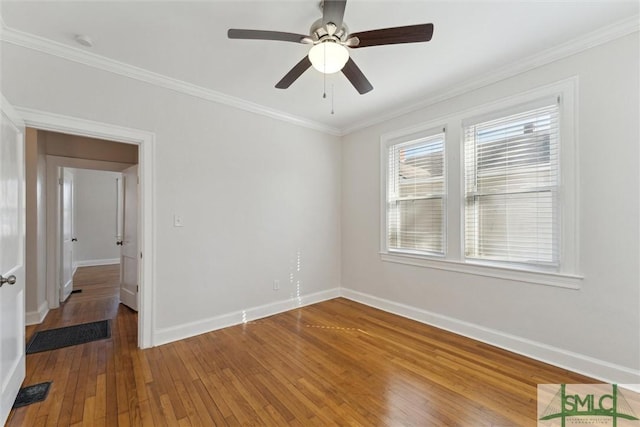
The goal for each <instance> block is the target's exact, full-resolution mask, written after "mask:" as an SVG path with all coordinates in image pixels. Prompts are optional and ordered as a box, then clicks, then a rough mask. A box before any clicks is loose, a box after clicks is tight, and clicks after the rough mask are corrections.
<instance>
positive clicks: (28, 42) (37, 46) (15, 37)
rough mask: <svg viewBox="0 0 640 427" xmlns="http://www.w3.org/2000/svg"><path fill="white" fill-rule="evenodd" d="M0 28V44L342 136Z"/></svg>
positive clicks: (257, 106) (317, 125) (321, 126)
mask: <svg viewBox="0 0 640 427" xmlns="http://www.w3.org/2000/svg"><path fill="white" fill-rule="evenodd" d="M0 24H1V25H2V27H1V31H0V41H4V42H7V43H11V44H13V45H16V46H21V47H24V48H27V49H31V50H35V51H38V52H42V53H45V54H48V55H52V56H56V57H59V58H63V59H66V60H69V61H73V62H77V63H79V64H83V65H86V66H89V67H93V68H97V69H99V70H103V71H107V72H110V73H114V74H118V75H121V76H124V77H128V78H131V79H135V80H139V81H142V82H145V83H149V84H152V85H154V86H158V87H162V88H165V89H169V90H173V91H176V92H180V93H183V94H186V95H190V96H194V97H197V98H201V99H204V100H207V101H211V102H216V103H219V104H224V105H227V106H230V107H233V108H238V109H240V110H244V111H249V112H251V113H255V114H260V115H262V116H266V117H270V118H272V119H276V120H281V121H284V122H288V123H292V124H294V125H297V126H302V127H306V128H309V129H313V130H317V131H320V132H324V133H328V134H330V135H336V136H340V135H342V132H341V131H340V129H338V128H335V127H332V126H327V125H325V124H323V123H319V122H316V121H313V120H309V119H305V118H303V117H299V116H295V115H292V114H289V113H285V112H283V111H280V110H276V109H273V108H269V107H265V106H263V105H260V104H256V103H254V102H250V101H246V100H244V99H241V98H237V97H234V96H231V95H226V94H224V93H221V92H218V91H215V90H212V89H207V88H204V87H202V86H198V85H194V84H191V83H188V82H185V81H182V80H179V79H174V78H172V77H168V76H165V75H162V74H158V73H154V72H153V71H149V70H146V69H144V68H140V67H136V66H133V65H129V64H125V63H123V62H119V61H115V60H113V59H109V58H107V57H104V56H101V55H96V54H95V53H91V52H87V51H84V50H82V49H79V48H75V47H73V46H68V45H66V44H63V43H59V42H56V41H53V40H50V39H47V38H44V37H40V36H36V35H34V34H30V33H26V32H23V31H19V30H16V29H14V28H11V27H8V26H6V24H4V22H2V20H1V18H0Z"/></svg>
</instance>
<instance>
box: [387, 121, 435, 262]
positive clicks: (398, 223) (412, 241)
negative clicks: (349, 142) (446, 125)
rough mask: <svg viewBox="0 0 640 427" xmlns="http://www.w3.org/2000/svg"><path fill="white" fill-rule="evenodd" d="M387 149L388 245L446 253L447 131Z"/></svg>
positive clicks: (391, 248)
mask: <svg viewBox="0 0 640 427" xmlns="http://www.w3.org/2000/svg"><path fill="white" fill-rule="evenodd" d="M388 150H389V151H388V155H389V157H388V162H389V163H388V169H387V185H388V189H387V246H388V249H389V250H391V251H394V250H395V251H405V252H420V253H429V254H443V253H444V222H445V221H444V191H445V188H444V133H439V134H437V135H433V136H430V137H428V138H423V139H420V140H418V141H411V142H405V143H401V144H396V145H392V146H390V147H389V149H388Z"/></svg>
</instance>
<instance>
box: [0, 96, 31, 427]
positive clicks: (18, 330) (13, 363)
mask: <svg viewBox="0 0 640 427" xmlns="http://www.w3.org/2000/svg"><path fill="white" fill-rule="evenodd" d="M0 101H1V106H2V108H1V110H2V111H1V114H0V128H1V129H0V276H2V278H4V279H7V278H10V279H11V282H13V277H15V283H13V284H10V283H3V284H2V286H1V287H0V425H3V424H4V422H5V421H6V419H7V417H8V415H9V411H11V407H12V406H13V402H14V400H15V398H16V396H17V394H18V390H19V389H20V385H21V384H22V381H23V380H24V376H25V342H24V327H25V326H24V316H25V313H24V283H25V274H24V248H25V240H24V239H25V234H24V233H25V211H24V125H23V123H22V122H21V120H20V119H19V118H18V117H17V116H16V114H15V112H14V111H13V108H11V106H10V105H9V104H8V102H7V101H6V99H5V98H4V97H2V95H0Z"/></svg>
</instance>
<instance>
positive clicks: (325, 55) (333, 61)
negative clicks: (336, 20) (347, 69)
mask: <svg viewBox="0 0 640 427" xmlns="http://www.w3.org/2000/svg"><path fill="white" fill-rule="evenodd" d="M348 60H349V51H348V50H347V48H346V47H344V46H343V45H341V44H339V43H336V42H333V41H325V42H322V43H318V44H317V45H315V46H313V47H312V48H311V49H310V50H309V61H311V65H313V68H315V69H316V70H318V71H320V72H321V73H325V74H332V73H337V72H338V71H340V70H342V68H344V66H345V64H346V63H347V61H348Z"/></svg>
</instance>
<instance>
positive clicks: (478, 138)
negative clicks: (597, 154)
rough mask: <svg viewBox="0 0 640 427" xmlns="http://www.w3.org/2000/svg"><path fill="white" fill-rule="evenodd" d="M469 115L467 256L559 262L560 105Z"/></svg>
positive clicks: (551, 264)
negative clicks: (485, 115) (486, 115)
mask: <svg viewBox="0 0 640 427" xmlns="http://www.w3.org/2000/svg"><path fill="white" fill-rule="evenodd" d="M536 104H537V105H536V106H535V107H532V106H531V105H530V106H528V107H526V109H524V111H519V112H517V113H513V111H512V112H511V113H509V114H507V115H500V116H498V117H495V116H494V117H493V118H484V119H482V120H479V121H476V120H472V121H466V122H463V131H464V182H465V192H464V227H465V230H464V239H465V240H464V242H465V245H464V253H465V258H467V259H473V260H485V261H496V262H507V263H514V264H525V265H533V266H536V267H549V268H557V267H558V266H559V262H560V250H559V244H560V233H559V224H560V221H559V219H560V215H559V209H560V208H559V197H558V194H559V184H560V170H559V166H560V160H559V150H558V149H559V139H560V138H559V129H560V126H559V104H558V100H557V99H556V98H553V99H547V100H545V101H544V102H539V103H538V102H537V103H536Z"/></svg>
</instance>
